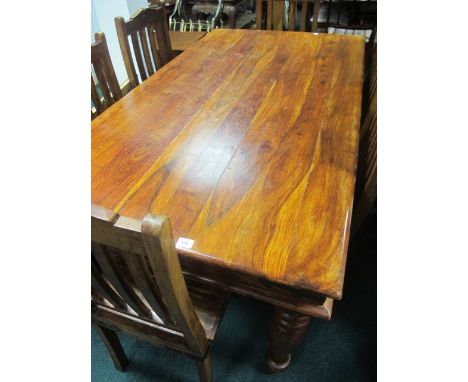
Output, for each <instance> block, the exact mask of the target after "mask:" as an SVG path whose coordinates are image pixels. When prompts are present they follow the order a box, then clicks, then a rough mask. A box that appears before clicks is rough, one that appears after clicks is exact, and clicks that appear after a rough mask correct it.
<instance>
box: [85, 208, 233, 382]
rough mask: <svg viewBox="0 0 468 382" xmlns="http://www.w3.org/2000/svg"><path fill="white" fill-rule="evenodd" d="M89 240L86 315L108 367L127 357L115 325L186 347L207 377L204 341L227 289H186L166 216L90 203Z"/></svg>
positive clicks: (209, 370)
mask: <svg viewBox="0 0 468 382" xmlns="http://www.w3.org/2000/svg"><path fill="white" fill-rule="evenodd" d="M91 240H92V247H91V248H92V255H91V260H92V261H91V267H92V268H91V272H92V273H91V275H92V278H91V281H92V288H91V298H92V320H93V323H94V324H95V326H96V328H97V332H98V334H99V335H100V337H101V338H102V340H103V342H104V344H105V346H106V347H107V349H108V351H109V353H110V355H111V357H112V360H113V362H114V365H115V367H116V368H117V369H118V370H121V371H123V370H124V368H125V366H126V363H127V358H126V356H125V354H124V352H123V349H122V346H121V344H120V342H119V339H118V337H117V335H116V333H115V332H114V330H119V331H122V332H125V333H127V334H129V335H131V336H134V337H136V338H138V339H140V340H143V341H146V342H149V343H151V344H154V345H157V346H161V345H163V346H167V347H169V348H171V349H173V350H177V351H179V352H182V353H185V354H187V355H189V356H190V357H192V358H193V359H194V360H195V361H196V363H197V364H198V372H199V377H200V380H201V381H211V380H212V365H211V356H210V348H209V345H210V342H211V341H212V340H213V339H214V336H215V334H216V330H217V328H218V325H219V323H220V321H221V318H222V315H223V313H224V310H225V307H226V304H227V299H228V295H227V293H225V292H224V291H220V290H217V289H216V290H215V289H209V290H207V289H206V288H203V287H201V286H200V285H196V284H194V283H193V282H192V283H190V285H189V290H188V289H187V286H186V282H185V280H184V277H183V275H182V270H181V267H180V263H179V258H178V256H177V252H176V249H175V246H174V239H173V236H172V229H171V223H170V220H169V218H167V217H165V216H155V215H151V214H148V215H146V216H145V218H144V219H143V221H142V222H141V221H138V220H135V219H130V218H127V217H123V216H119V215H117V214H115V213H114V212H113V211H110V210H106V209H104V208H101V207H99V206H95V205H93V207H92V213H91Z"/></svg>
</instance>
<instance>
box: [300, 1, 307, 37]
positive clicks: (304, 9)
mask: <svg viewBox="0 0 468 382" xmlns="http://www.w3.org/2000/svg"><path fill="white" fill-rule="evenodd" d="M308 5H309V2H308V1H307V0H303V1H302V11H301V31H303V32H304V31H305V30H306V22H307V7H308Z"/></svg>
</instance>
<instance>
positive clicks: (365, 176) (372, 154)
mask: <svg viewBox="0 0 468 382" xmlns="http://www.w3.org/2000/svg"><path fill="white" fill-rule="evenodd" d="M362 114H363V116H364V117H363V119H362V124H361V130H360V138H359V157H358V167H357V175H356V187H355V192H354V208H353V217H352V224H351V236H354V235H355V234H356V232H357V231H358V230H359V227H360V226H361V224H362V223H363V221H364V219H365V218H366V216H367V214H368V213H369V211H370V209H371V208H372V206H373V204H374V202H375V201H376V200H377V43H376V42H375V40H374V43H373V44H372V56H371V64H370V68H369V70H368V75H367V76H366V79H365V82H364V89H363V106H362Z"/></svg>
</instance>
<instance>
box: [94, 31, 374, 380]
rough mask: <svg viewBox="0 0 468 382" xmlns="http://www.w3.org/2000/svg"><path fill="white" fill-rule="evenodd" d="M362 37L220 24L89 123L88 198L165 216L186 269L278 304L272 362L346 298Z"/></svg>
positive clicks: (133, 212)
mask: <svg viewBox="0 0 468 382" xmlns="http://www.w3.org/2000/svg"><path fill="white" fill-rule="evenodd" d="M364 48H365V43H364V39H363V37H360V36H343V35H328V34H313V33H307V32H286V31H285V32H283V31H261V30H244V29H216V30H214V31H212V32H210V33H208V34H207V35H206V36H204V37H203V38H201V39H200V40H199V41H198V42H196V43H195V44H194V45H193V46H191V47H189V48H188V49H187V50H185V51H184V52H183V53H182V54H180V55H179V56H177V57H176V58H174V59H173V60H172V61H171V62H169V63H168V64H167V65H165V66H164V67H162V68H161V69H160V70H158V71H156V73H155V74H154V75H152V76H151V77H149V78H148V79H147V80H145V81H144V82H142V83H141V85H139V86H138V87H136V88H135V89H133V90H132V91H131V92H129V93H128V94H127V95H125V96H124V97H123V98H122V99H120V100H119V101H117V102H116V103H115V104H114V105H112V106H111V107H110V108H109V109H107V110H106V111H104V112H103V113H102V114H100V115H99V116H98V117H97V118H95V119H94V120H93V121H92V122H91V140H92V143H91V157H92V158H91V167H92V168H91V173H92V175H91V177H92V180H91V193H92V203H93V204H97V205H100V206H102V207H104V208H107V209H111V210H113V211H114V212H115V213H117V214H119V215H123V216H128V217H131V218H136V219H142V218H143V217H144V216H145V215H146V214H147V213H154V214H160V215H166V216H168V217H169V218H170V220H171V222H172V226H173V230H174V238H175V239H174V240H175V244H176V248H177V252H178V255H179V259H180V262H181V265H182V269H183V272H184V274H185V276H186V277H188V278H192V279H196V280H199V281H200V282H203V283H205V284H206V285H213V286H216V287H220V288H225V289H226V290H229V291H231V292H233V293H236V294H240V295H244V296H249V297H252V298H254V299H257V300H259V301H262V302H265V303H268V304H270V305H271V306H272V307H273V308H272V312H271V315H270V317H269V322H265V325H268V327H269V335H268V349H267V352H266V359H267V365H268V367H269V368H270V369H271V370H272V371H282V370H284V369H286V368H287V367H288V365H289V363H290V360H291V353H292V352H293V350H294V348H295V347H296V346H297V345H298V344H299V343H300V342H301V341H302V338H303V336H304V333H305V331H306V329H307V327H308V326H309V323H310V319H311V318H312V317H315V318H321V319H326V320H329V319H330V318H331V315H332V306H333V301H334V300H340V299H341V298H342V294H343V283H344V276H345V269H346V257H347V250H348V240H349V233H350V223H351V217H352V208H353V194H354V185H355V174H356V164H357V154H358V144H359V127H360V115H361V96H362V94H361V93H362V85H363V75H364Z"/></svg>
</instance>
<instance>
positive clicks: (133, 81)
mask: <svg viewBox="0 0 468 382" xmlns="http://www.w3.org/2000/svg"><path fill="white" fill-rule="evenodd" d="M114 22H115V29H116V31H117V37H118V39H119V45H120V52H121V53H122V58H123V61H124V64H125V70H126V71H127V75H128V82H129V83H130V87H131V88H132V89H133V88H135V87H136V86H138V84H139V81H138V78H137V74H136V70H135V65H133V60H132V53H131V51H130V44H129V43H128V37H127V33H126V29H125V21H124V18H123V17H120V16H119V17H116V18H115V19H114Z"/></svg>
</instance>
